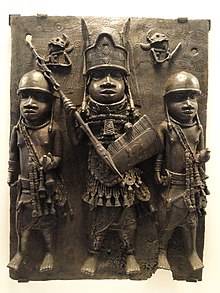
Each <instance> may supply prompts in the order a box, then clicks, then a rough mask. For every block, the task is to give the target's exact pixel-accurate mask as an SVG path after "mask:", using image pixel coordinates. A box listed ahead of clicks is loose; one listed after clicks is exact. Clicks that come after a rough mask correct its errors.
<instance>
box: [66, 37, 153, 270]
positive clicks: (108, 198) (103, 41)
mask: <svg viewBox="0 0 220 293" xmlns="http://www.w3.org/2000/svg"><path fill="white" fill-rule="evenodd" d="M84 54H85V55H84V57H85V67H84V74H85V75H86V86H85V96H84V100H83V103H82V108H81V116H82V117H83V119H84V121H85V122H86V123H88V125H89V127H90V129H91V130H92V133H93V134H94V135H95V137H96V138H97V139H98V141H99V142H100V143H101V144H102V146H104V147H105V149H106V150H107V149H108V147H109V146H110V144H111V143H112V142H115V140H116V139H118V138H119V137H120V136H122V135H123V134H125V133H129V132H131V131H132V128H133V124H134V123H135V122H136V121H137V120H138V119H139V114H138V112H137V111H136V110H135V108H134V103H133V100H132V96H131V93H130V90H129V86H128V80H127V76H128V74H129V67H128V52H127V50H126V49H125V47H124V46H120V45H117V44H116V43H115V41H114V39H113V37H112V35H111V34H109V33H105V32H103V33H101V34H99V35H98V37H97V39H96V42H95V44H94V45H90V46H89V47H87V48H86V50H85V52H84ZM68 129H69V134H70V136H71V137H72V140H73V141H75V142H77V137H78V138H79V136H80V133H79V132H80V130H81V129H80V127H78V126H77V123H76V125H75V127H73V123H72V122H71V123H69V126H68ZM119 174H120V173H117V172H114V171H113V170H112V169H111V168H110V167H109V166H108V165H107V164H106V162H105V161H104V160H103V158H101V157H100V155H99V154H98V153H97V151H96V150H95V148H94V147H93V146H92V144H91V143H90V142H89V155H88V181H87V187H86V191H85V194H84V195H83V201H84V202H86V203H87V204H88V205H89V207H90V216H91V221H90V229H89V247H88V248H89V249H88V258H87V259H86V261H85V262H84V264H83V265H82V268H81V271H82V272H83V273H85V274H88V275H94V273H95V271H96V269H97V264H98V253H99V251H100V249H101V246H102V243H103V240H104V238H105V236H106V234H107V233H108V231H110V230H116V231H118V235H119V237H120V240H121V241H122V243H123V249H124V250H123V251H124V252H125V254H126V268H125V270H126V274H136V273H139V271H140V267H139V264H138V262H137V260H136V258H135V231H136V225H137V219H136V214H135V212H136V211H135V203H137V202H147V205H148V203H149V200H150V194H149V190H148V188H147V186H146V185H145V184H144V183H143V182H142V180H141V171H140V170H139V169H138V168H136V167H135V166H134V167H132V168H130V169H129V170H127V171H126V172H122V175H121V176H119Z"/></svg>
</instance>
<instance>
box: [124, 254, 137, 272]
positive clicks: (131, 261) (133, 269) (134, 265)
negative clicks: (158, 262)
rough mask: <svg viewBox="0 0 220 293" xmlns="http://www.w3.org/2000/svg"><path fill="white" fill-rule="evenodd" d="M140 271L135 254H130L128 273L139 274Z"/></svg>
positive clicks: (127, 264)
mask: <svg viewBox="0 0 220 293" xmlns="http://www.w3.org/2000/svg"><path fill="white" fill-rule="evenodd" d="M139 272H140V267H139V264H138V263H137V261H136V259H135V256H134V255H128V256H127V259H126V274H127V275H132V274H138V273H139Z"/></svg>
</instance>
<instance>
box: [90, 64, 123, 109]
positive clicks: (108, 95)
mask: <svg viewBox="0 0 220 293" xmlns="http://www.w3.org/2000/svg"><path fill="white" fill-rule="evenodd" d="M88 91H89V95H90V96H91V98H92V99H93V100H95V101H97V102H99V103H102V104H112V103H115V102H119V101H120V100H121V99H122V98H123V96H124V93H125V82H124V77H123V73H122V72H121V71H120V70H118V69H99V70H94V71H93V72H92V73H91V81H90V84H89V85H88Z"/></svg>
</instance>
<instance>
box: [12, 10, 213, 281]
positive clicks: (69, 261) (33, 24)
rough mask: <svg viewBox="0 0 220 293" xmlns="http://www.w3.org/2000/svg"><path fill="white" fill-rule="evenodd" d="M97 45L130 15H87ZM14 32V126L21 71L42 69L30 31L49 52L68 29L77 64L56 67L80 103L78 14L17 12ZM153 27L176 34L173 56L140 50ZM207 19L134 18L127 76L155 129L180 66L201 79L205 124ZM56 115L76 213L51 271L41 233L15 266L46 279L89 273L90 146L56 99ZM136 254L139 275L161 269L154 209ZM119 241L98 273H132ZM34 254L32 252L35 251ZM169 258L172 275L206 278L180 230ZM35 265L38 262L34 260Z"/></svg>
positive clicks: (21, 275) (61, 235) (148, 165)
mask: <svg viewBox="0 0 220 293" xmlns="http://www.w3.org/2000/svg"><path fill="white" fill-rule="evenodd" d="M85 20H86V22H87V25H88V28H89V32H90V33H91V41H92V43H93V42H94V41H95V39H96V36H97V35H98V34H99V33H100V32H101V31H102V30H103V27H108V28H109V31H110V32H111V33H112V35H113V37H114V38H115V40H116V43H117V40H118V42H119V32H121V31H122V29H123V26H124V23H125V21H126V20H127V18H91V17H85ZM10 25H11V31H12V59H11V127H12V126H13V125H15V124H16V122H17V120H18V118H19V104H18V99H17V95H16V91H17V87H18V83H19V80H20V78H21V76H22V75H23V74H24V73H26V72H27V71H30V70H32V69H34V68H37V67H36V64H35V60H34V58H33V56H32V52H31V51H30V49H29V48H28V47H27V46H26V43H25V37H26V35H27V34H31V35H32V36H33V40H32V41H33V44H34V46H35V47H36V49H37V51H38V52H39V54H40V55H42V56H46V54H47V45H48V42H49V41H50V40H51V38H53V37H57V36H60V37H61V36H62V33H65V34H66V35H67V36H68V37H69V40H70V45H73V46H74V50H73V51H72V52H71V53H70V55H69V56H70V58H71V61H72V64H73V65H72V68H71V69H70V70H69V71H68V70H67V71H60V72H56V73H55V76H56V78H57V80H58V82H59V83H60V84H61V86H62V89H63V91H64V92H65V93H66V95H67V96H68V97H69V98H71V100H72V101H73V102H74V103H75V104H77V105H80V104H81V101H82V96H83V89H84V77H83V75H82V68H83V48H84V45H83V38H82V31H81V18H80V17H73V16H67V17H58V16H56V17H55V16H51V17H50V16H27V17H26V16H19V15H12V16H11V17H10ZM150 29H154V30H155V31H157V32H161V33H164V34H166V35H167V37H168V38H169V40H170V50H171V51H172V50H173V49H174V48H175V47H176V45H177V44H178V43H179V42H181V44H182V45H181V48H180V50H179V51H178V52H177V54H176V56H175V57H174V58H173V59H172V61H171V62H169V63H168V62H165V63H163V64H162V65H161V66H155V65H154V64H153V62H152V60H151V59H150V54H149V52H147V51H144V50H142V49H141V48H140V43H146V34H147V32H148V31H149V30H150ZM208 31H209V21H208V20H186V21H184V20H180V21H178V20H167V19H166V20H165V19H151V18H131V29H130V33H129V44H128V45H129V48H128V49H129V54H130V60H131V62H130V69H131V76H130V77H129V82H130V85H131V90H132V93H133V95H134V98H135V103H136V105H137V106H138V107H140V111H141V113H146V114H147V115H148V116H149V118H150V119H151V120H152V122H153V124H154V126H155V128H157V127H158V126H159V124H160V123H161V122H162V120H163V119H164V108H163V97H162V94H163V89H164V84H165V82H166V80H167V78H168V77H169V76H170V75H172V74H174V73H176V72H178V71H181V70H185V71H189V72H191V73H193V74H194V75H196V77H197V78H198V79H199V81H200V85H201V90H202V96H201V98H200V100H199V116H200V119H201V122H202V124H203V126H204V128H205V126H206V105H207V103H206V102H207V86H208V85H207V80H208ZM55 120H56V121H57V122H58V124H60V126H61V127H62V129H63V134H64V161H63V165H62V170H61V172H62V175H63V178H64V180H65V182H66V184H67V187H68V189H69V197H70V201H71V203H72V206H73V208H74V212H75V219H74V221H73V222H70V221H68V222H67V224H66V225H65V226H63V225H62V224H61V225H60V227H58V233H57V252H56V259H55V261H56V269H55V270H54V271H53V272H50V273H45V274H40V273H38V263H39V262H40V260H41V258H42V256H43V244H42V243H43V242H42V239H41V237H40V235H38V234H37V233H36V235H34V237H33V240H32V242H31V245H30V251H31V254H32V255H34V256H33V257H30V258H27V261H26V263H25V265H24V266H23V269H21V270H20V271H19V272H17V273H13V272H10V276H11V277H12V278H14V279H18V280H23V279H29V280H44V279H45V280H47V279H84V278H88V277H87V276H85V275H83V274H81V273H80V268H81V265H82V264H83V262H84V260H85V259H86V256H87V242H86V233H85V231H86V223H85V222H86V218H87V217H86V216H85V215H86V213H87V207H86V206H84V205H83V204H82V201H81V194H82V192H83V190H84V187H85V184H86V170H87V168H86V154H87V150H86V146H80V147H72V145H71V144H70V141H69V138H68V136H67V132H66V126H65V115H64V112H63V110H62V107H61V104H60V102H59V100H58V99H57V102H56V109H55ZM152 163H153V159H151V160H148V161H147V162H144V163H142V164H141V168H142V169H143V171H144V178H145V180H146V182H147V183H148V184H149V187H150V189H151V191H152V194H153V197H154V200H155V202H156V201H157V188H156V186H155V185H154V183H153V180H152V175H151V174H152ZM16 192H17V191H16V189H15V188H11V210H10V222H11V224H10V226H11V230H10V240H11V245H10V252H11V256H12V255H14V253H15V252H16V247H17V237H16V232H15V200H16ZM204 226H205V224H204V218H202V219H201V221H200V223H199V227H198V252H199V254H200V256H201V257H202V253H203V246H204V244H203V243H204ZM136 246H137V247H136V255H137V260H138V262H139V263H140V265H141V274H139V275H137V276H135V277H134V278H136V279H147V278H149V277H151V275H152V274H153V273H154V272H155V270H156V262H157V252H158V241H157V235H156V228H155V220H154V216H153V215H149V214H147V215H146V216H145V217H142V218H141V219H140V221H139V223H138V231H137V245H136ZM119 248H120V242H119V240H118V239H117V234H114V233H112V235H110V236H109V237H108V238H107V239H106V240H105V243H104V245H103V248H102V251H101V254H100V259H99V264H100V265H99V269H98V271H97V273H96V275H95V277H93V278H97V279H108V278H118V279H124V278H128V277H127V276H126V275H125V274H124V256H123V255H122V254H121V252H120V249H119ZM33 252H34V254H33ZM169 256H170V258H171V261H170V262H171V269H172V272H173V277H174V279H178V280H180V279H183V280H189V281H190V280H191V281H193V280H201V278H202V274H201V272H192V271H191V268H190V267H189V265H188V263H187V262H186V259H185V257H184V250H183V242H182V240H181V237H180V234H179V231H177V232H176V233H175V235H174V237H173V240H172V243H171V246H170V250H169ZM36 264H37V265H36Z"/></svg>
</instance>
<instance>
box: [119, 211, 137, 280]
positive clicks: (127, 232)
mask: <svg viewBox="0 0 220 293" xmlns="http://www.w3.org/2000/svg"><path fill="white" fill-rule="evenodd" d="M121 217H122V219H123V223H124V225H123V228H122V229H121V230H119V237H120V239H121V241H122V243H123V247H124V251H125V253H126V255H127V256H126V267H125V271H126V274H127V275H132V274H138V273H139V272H140V266H139V264H138V262H137V260H136V258H135V249H134V243H135V236H136V229H137V222H136V215H135V210H134V208H133V207H130V208H126V209H124V210H123V213H122V215H121Z"/></svg>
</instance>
